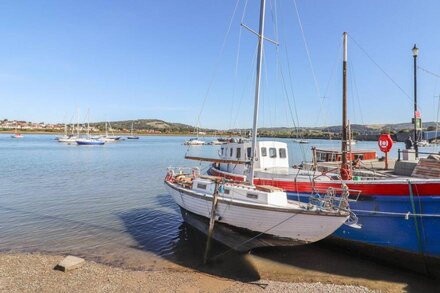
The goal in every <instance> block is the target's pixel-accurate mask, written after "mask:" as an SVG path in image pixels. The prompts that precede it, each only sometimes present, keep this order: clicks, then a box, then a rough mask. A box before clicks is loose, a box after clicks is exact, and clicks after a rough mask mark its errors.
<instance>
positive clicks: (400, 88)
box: [348, 34, 412, 102]
mask: <svg viewBox="0 0 440 293" xmlns="http://www.w3.org/2000/svg"><path fill="white" fill-rule="evenodd" d="M348 37H349V38H350V39H351V40H352V41H353V43H354V44H355V45H356V46H357V47H358V48H359V49H360V50H361V51H362V52H363V53H364V54H365V56H367V57H368V59H370V61H371V62H373V64H374V65H376V66H377V68H379V70H380V71H382V73H383V74H385V76H386V77H388V79H389V80H390V81H391V82H392V83H393V84H394V85H395V86H396V87H397V88H398V89H399V90H400V91H401V92H402V93H403V94H404V95H405V96H406V97H407V98H408V99H409V100H410V101H411V102H412V98H411V97H410V95H409V94H408V93H407V92H406V91H405V90H404V89H403V88H402V87H401V86H400V85H399V84H398V83H397V82H396V81H395V80H394V79H393V78H392V77H391V76H390V75H389V74H388V73H387V72H386V71H385V70H384V69H383V68H382V67H381V66H380V65H379V64H378V63H377V62H376V61H375V60H374V59H373V58H372V57H371V56H370V55H369V54H368V53H367V51H366V50H365V49H364V48H363V47H362V46H361V45H360V44H359V43H358V42H357V41H356V40H355V39H354V38H353V37H352V36H351V35H350V34H348Z"/></svg>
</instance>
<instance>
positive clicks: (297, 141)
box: [293, 139, 309, 144]
mask: <svg viewBox="0 0 440 293" xmlns="http://www.w3.org/2000/svg"><path fill="white" fill-rule="evenodd" d="M293 142H296V143H304V144H305V143H309V141H308V140H306V139H294V140H293Z"/></svg>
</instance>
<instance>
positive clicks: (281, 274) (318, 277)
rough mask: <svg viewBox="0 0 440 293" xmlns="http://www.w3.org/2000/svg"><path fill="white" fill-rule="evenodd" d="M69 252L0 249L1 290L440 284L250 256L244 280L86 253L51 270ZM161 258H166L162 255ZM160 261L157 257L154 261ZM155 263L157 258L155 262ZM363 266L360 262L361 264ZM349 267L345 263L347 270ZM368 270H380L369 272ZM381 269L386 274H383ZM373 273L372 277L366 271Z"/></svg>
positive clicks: (430, 288) (420, 287) (424, 288)
mask: <svg viewBox="0 0 440 293" xmlns="http://www.w3.org/2000/svg"><path fill="white" fill-rule="evenodd" d="M67 255H68V254H63V253H59V252H58V253H56V254H52V253H50V252H49V253H45V252H39V251H33V252H21V251H14V250H9V251H2V252H0V292H67V291H71V289H72V288H75V291H76V292H265V293H272V292H273V293H278V292H280V293H281V292H312V293H313V292H320V293H321V292H345V293H372V292H390V293H395V292H396V293H397V292H435V291H437V290H438V289H440V284H438V283H432V282H431V281H432V280H429V279H425V278H423V277H421V276H420V277H419V276H418V275H412V276H410V275H407V274H406V273H405V272H403V274H401V275H399V276H397V275H395V273H393V272H392V270H390V271H389V272H387V268H386V267H382V268H381V267H380V266H379V267H376V266H375V265H373V266H371V265H366V266H365V267H364V266H359V265H356V264H353V266H354V267H353V268H356V269H355V270H362V271H363V272H364V273H363V274H362V275H363V277H361V276H360V275H357V274H353V275H350V274H345V273H342V274H341V272H340V269H341V267H344V266H346V264H344V261H342V265H341V264H339V263H334V264H333V266H334V271H333V272H326V273H325V272H323V271H320V270H319V269H318V270H315V269H312V270H311V269H304V268H301V267H291V266H286V265H285V264H281V265H279V264H278V265H275V266H274V265H273V263H271V262H273V261H272V260H270V259H266V258H262V257H261V256H253V257H251V259H250V263H251V264H252V266H254V268H255V269H256V270H257V271H258V278H255V279H249V280H243V279H237V278H235V277H232V278H231V277H224V276H222V275H221V274H216V273H215V272H213V271H215V270H216V267H217V266H222V264H217V263H212V264H208V265H206V266H203V267H200V268H191V267H187V266H185V265H182V264H176V263H175V264H174V265H173V266H172V267H167V266H160V265H159V266H157V267H150V268H146V269H142V268H141V269H138V268H127V267H122V266H120V265H118V263H115V264H109V263H102V262H100V261H97V260H94V259H92V260H90V259H89V258H88V257H85V260H86V262H85V264H84V265H83V266H81V267H80V268H78V269H75V270H72V271H69V272H66V273H64V272H61V271H57V270H54V267H55V266H56V264H58V263H59V262H60V261H61V260H62V259H64V257H65V256H67ZM163 261H164V262H167V260H165V259H163ZM159 262H160V261H159ZM154 263H156V262H154ZM364 265H365V264H364ZM353 268H346V269H347V270H348V271H349V270H352V269H353ZM372 270H378V272H377V273H379V274H383V278H379V279H378V278H377V276H374V275H375V273H373V271H372ZM384 272H385V273H384ZM371 273H372V274H373V275H372V276H371V278H369V277H368V276H369V275H370V274H371Z"/></svg>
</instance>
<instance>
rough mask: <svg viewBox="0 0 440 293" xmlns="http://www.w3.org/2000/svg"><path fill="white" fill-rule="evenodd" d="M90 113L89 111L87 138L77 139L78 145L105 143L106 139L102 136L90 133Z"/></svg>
mask: <svg viewBox="0 0 440 293" xmlns="http://www.w3.org/2000/svg"><path fill="white" fill-rule="evenodd" d="M88 116H89V113H87V136H86V137H85V138H78V139H76V144H77V145H103V144H105V141H103V140H101V139H100V138H94V137H92V136H91V135H90V125H89V121H88Z"/></svg>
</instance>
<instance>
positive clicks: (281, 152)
mask: <svg viewBox="0 0 440 293" xmlns="http://www.w3.org/2000/svg"><path fill="white" fill-rule="evenodd" d="M279 152H280V158H282V159H285V158H286V149H285V148H282V149H279Z"/></svg>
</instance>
